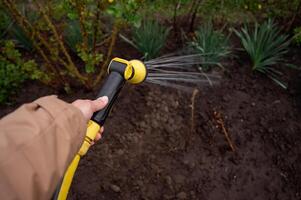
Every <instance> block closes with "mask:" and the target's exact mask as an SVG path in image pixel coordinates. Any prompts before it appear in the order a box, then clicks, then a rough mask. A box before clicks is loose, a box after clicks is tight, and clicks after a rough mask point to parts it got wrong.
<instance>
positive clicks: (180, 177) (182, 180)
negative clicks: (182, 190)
mask: <svg viewBox="0 0 301 200" xmlns="http://www.w3.org/2000/svg"><path fill="white" fill-rule="evenodd" d="M185 179H186V178H185V176H183V175H181V174H177V175H175V176H174V181H175V182H176V183H177V184H184V183H185Z"/></svg>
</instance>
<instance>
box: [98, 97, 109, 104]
mask: <svg viewBox="0 0 301 200" xmlns="http://www.w3.org/2000/svg"><path fill="white" fill-rule="evenodd" d="M98 100H101V101H102V102H103V103H108V101H109V98H108V97H107V96H103V97H99V98H98Z"/></svg>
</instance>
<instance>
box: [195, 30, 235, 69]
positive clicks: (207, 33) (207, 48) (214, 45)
mask: <svg viewBox="0 0 301 200" xmlns="http://www.w3.org/2000/svg"><path fill="white" fill-rule="evenodd" d="M189 44H190V46H191V47H192V48H193V49H194V51H195V52H196V53H198V54H200V55H201V56H202V58H203V59H204V64H203V65H202V69H203V70H205V71H206V70H209V69H210V68H211V67H212V66H213V65H218V66H220V67H222V64H221V60H222V59H223V58H225V57H227V56H228V55H229V54H230V53H231V51H230V46H229V38H228V37H226V36H225V35H224V34H223V33H222V32H221V31H215V30H213V27H212V24H207V25H204V26H200V27H199V28H198V31H196V33H195V37H194V39H193V41H192V42H190V43H189Z"/></svg>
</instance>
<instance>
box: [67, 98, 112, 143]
mask: <svg viewBox="0 0 301 200" xmlns="http://www.w3.org/2000/svg"><path fill="white" fill-rule="evenodd" d="M107 103H108V97H107V96H103V97H100V98H98V99H96V100H88V99H78V100H76V101H74V102H73V103H72V105H73V106H75V107H76V108H78V109H79V110H80V111H81V112H82V113H83V115H84V117H85V119H86V120H87V122H88V121H89V119H90V118H91V117H92V115H93V113H94V112H96V111H99V110H101V109H103V108H104V107H105V106H106V105H107ZM103 130H104V128H103V127H101V129H100V130H99V133H97V135H96V137H95V140H94V141H98V140H99V139H100V138H101V134H102V132H103ZM92 144H94V142H93V143H92Z"/></svg>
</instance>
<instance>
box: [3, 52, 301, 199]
mask: <svg viewBox="0 0 301 200" xmlns="http://www.w3.org/2000/svg"><path fill="white" fill-rule="evenodd" d="M122 56H126V58H128V57H127V55H122ZM227 69H228V72H227V73H226V75H224V76H223V78H222V79H221V84H220V85H218V86H215V87H213V88H205V89H200V91H199V93H198V94H197V95H196V98H195V105H194V107H195V112H194V115H193V120H194V127H192V126H191V124H192V118H191V110H192V109H191V98H192V93H191V92H181V91H177V90H175V89H169V88H164V87H160V86H156V85H150V84H146V83H145V84H143V85H141V86H126V87H125V88H124V89H123V91H122V93H121V95H120V97H119V99H118V102H117V103H116V105H115V107H114V109H113V111H112V113H111V115H110V117H109V119H108V120H107V122H106V125H105V133H104V137H103V139H102V140H101V142H99V143H98V144H97V145H94V146H93V147H92V148H91V149H90V151H89V153H88V155H87V156H86V157H84V158H83V159H82V160H81V162H80V165H79V168H78V170H77V172H76V175H75V178H74V181H73V184H72V188H71V191H70V193H69V199H72V200H77V199H81V200H85V199H100V200H101V199H106V200H107V199H150V200H151V199H208V200H215V199H216V200H221V199H229V200H230V199H231V200H235V199H237V200H244V199H246V200H247V199H256V200H257V199H258V200H259V199H260V200H261V199H262V200H267V199H272V200H291V199H301V192H300V191H301V154H300V153H301V118H300V109H299V110H298V106H297V100H296V98H295V97H296V95H297V92H298V91H297V89H294V87H293V88H292V89H290V90H289V91H285V90H282V89H281V88H280V87H279V86H277V85H275V84H274V83H273V82H272V81H271V80H270V79H267V78H266V77H264V76H262V75H258V74H252V73H251V72H250V67H249V65H247V64H242V65H241V64H239V62H236V61H233V62H232V63H230V64H229V66H227ZM51 93H54V91H53V90H51V89H49V88H45V87H43V86H38V85H37V83H35V82H30V83H27V85H25V86H24V88H23V89H22V91H21V92H20V94H19V96H18V99H17V100H16V106H17V105H20V104H21V103H23V102H29V101H32V100H33V99H35V98H37V97H39V96H44V95H46V94H51ZM95 95H96V92H92V93H85V92H84V91H78V92H76V93H74V94H73V95H69V96H67V95H61V94H59V96H60V97H61V98H63V99H65V100H67V101H69V102H70V101H72V100H74V99H77V98H93V97H95ZM0 108H1V115H2V116H3V115H4V114H6V113H8V112H11V111H12V110H13V109H15V106H6V107H4V106H2V107H0ZM214 112H216V113H220V114H221V116H222V118H221V119H222V121H223V122H224V125H225V128H226V129H227V131H228V134H229V136H230V139H231V141H232V143H233V145H234V147H235V152H232V151H231V149H230V147H229V143H228V142H227V140H226V138H225V135H224V132H223V131H222V129H221V128H220V127H219V126H218V124H217V119H216V117H214V116H215V115H214Z"/></svg>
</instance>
